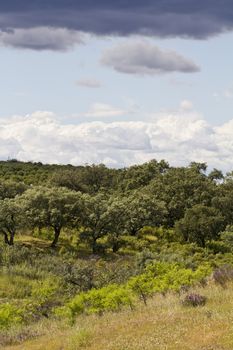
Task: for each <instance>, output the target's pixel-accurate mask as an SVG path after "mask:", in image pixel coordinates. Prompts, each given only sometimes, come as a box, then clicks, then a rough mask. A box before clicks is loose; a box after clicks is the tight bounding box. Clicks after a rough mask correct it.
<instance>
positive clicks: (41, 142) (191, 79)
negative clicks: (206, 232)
mask: <svg viewBox="0 0 233 350" xmlns="http://www.w3.org/2000/svg"><path fill="white" fill-rule="evenodd" d="M23 3H24V5H25V6H23V7H22V8H18V6H17V5H16V2H15V1H13V0H12V1H10V2H9V3H7V5H6V6H5V7H6V8H5V7H4V6H3V5H0V11H1V16H0V44H1V46H0V54H1V64H0V76H1V95H0V106H1V108H0V158H2V159H7V158H10V157H17V158H18V159H22V160H35V161H44V162H50V163H51V162H59V163H70V162H71V163H74V164H80V163H93V162H94V163H100V162H104V163H106V164H107V165H109V166H125V165H130V164H133V163H142V162H144V161H148V160H149V159H151V158H155V157H156V158H158V159H162V158H165V159H167V160H168V161H170V162H172V163H173V164H187V163H188V162H189V161H190V162H191V161H206V162H208V163H209V164H210V166H211V167H214V166H215V167H222V168H223V169H224V170H231V169H232V167H233V161H232V160H231V158H233V157H232V156H231V155H232V151H233V144H232V143H231V132H233V125H232V124H233V122H232V123H231V121H232V120H233V108H232V107H233V73H232V62H233V49H232V42H233V31H232V28H233V16H232V18H231V13H232V11H233V6H232V4H231V2H230V1H228V0H224V4H225V9H224V10H221V8H220V7H219V2H217V1H215V0H212V1H211V0H208V1H206V3H205V6H204V5H200V8H199V7H198V5H195V2H194V1H192V0H188V1H186V2H184V0H166V4H167V6H168V7H169V6H170V7H169V11H168V10H167V7H166V6H162V5H164V4H165V2H163V1H154V2H152V1H150V0H148V1H145V4H146V5H147V7H146V5H145V8H144V7H143V5H142V3H140V1H136V2H133V1H132V2H127V4H128V5H127V8H125V7H124V2H119V6H117V5H116V4H115V3H112V7H111V6H110V5H111V1H110V2H109V3H108V6H107V5H106V4H107V2H105V1H104V0H101V1H97V2H95V5H93V4H94V3H93V2H92V1H91V0H90V1H88V2H87V3H85V4H87V5H83V4H84V3H82V2H81V1H76V2H74V1H70V6H71V8H68V7H67V5H66V2H65V1H62V0H60V1H57V2H56V0H53V1H52V0H50V1H48V2H47V7H46V6H45V5H43V4H44V3H43V1H42V2H41V5H38V2H36V1H32V2H31V4H32V6H29V2H28V1H26V0H24V1H23ZM92 3H93V4H92ZM97 3H98V4H99V9H98V7H96V4H97ZM109 4H110V5H109ZM187 4H189V6H188V5H187ZM79 5H80V6H79ZM160 5H161V6H160ZM39 6H41V7H39ZM43 6H44V7H43ZM59 6H60V7H59ZM72 6H73V11H72ZM106 6H107V7H106ZM202 6H203V8H202ZM54 9H56V11H54ZM106 9H108V12H107V15H106ZM148 9H149V10H150V11H152V13H153V11H155V13H156V11H160V17H159V16H158V18H157V17H156V15H155V16H154V17H153V16H150V11H149V10H148ZM110 10H111V11H110ZM210 10H211V11H210ZM59 11H61V13H60V12H59ZM62 11H63V12H62ZM64 11H68V12H67V13H69V11H72V16H71V17H72V18H71V19H72V21H71V20H70V17H69V16H67V19H66V17H65V16H63V17H64V18H63V17H62V13H65V12H64ZM124 11H126V12H127V13H128V15H129V19H130V20H129V21H128V22H129V23H128V22H127V21H126V20H124ZM143 11H144V12H143ZM80 13H81V14H84V13H85V14H86V17H85V16H84V19H83V17H82V18H81V17H80ZM141 13H142V15H143V16H141ZM170 13H172V14H173V15H172V16H171V15H170ZM38 14H40V16H39V15H38ZM130 14H131V16H132V18H130ZM168 14H169V16H170V17H169V23H168V22H166V20H167V16H168ZM146 16H147V17H148V18H147V22H146V23H148V25H147V24H145V23H144V18H145V17H146ZM24 17H25V18H24ZM102 17H103V21H102ZM173 17H174V18H173ZM22 18H24V20H23V19H22ZM85 18H86V22H85ZM111 18H112V24H111ZM135 18H136V19H137V20H135ZM163 18H164V21H163ZM177 18H179V21H177ZM187 18H188V21H187ZM90 19H93V21H90ZM106 19H107V20H109V22H108V21H107V20H106ZM231 26H232V27H231ZM145 28H146V29H145ZM115 31H118V34H116V33H115ZM121 31H123V33H121ZM184 37H185V38H184ZM37 122H38V123H37ZM30 123H31V124H30ZM140 123H141V124H140ZM161 123H162V124H163V125H166V128H167V130H165V129H164V128H165V126H164V127H162V129H163V131H161ZM198 123H199V124H198ZM29 124H30V127H29ZM46 125H47V129H46V127H45V126H46ZM55 125H56V126H55ZM179 125H180V126H179ZM197 125H199V126H198V127H197ZM76 127H77V128H78V129H77V128H76ZM27 128H29V129H28V131H27V132H25V130H27ZM75 128H76V129H75ZM140 128H141V129H140ZM139 129H140V132H139ZM152 129H153V132H152V131H151V130H152ZM197 129H198V131H197ZM30 130H31V131H30ZM49 130H52V131H51V132H52V134H51V135H49ZM68 130H76V132H77V134H75V135H73V136H72V140H73V141H72V142H73V143H72V142H71V141H70V138H69V136H68V133H69V132H68ZM116 130H117V131H116ZM128 130H130V133H129V135H128V134H127V131H128ZM134 130H135V133H134ZM145 130H146V131H145ZM187 130H189V132H188V134H187ZM30 132H32V134H33V135H36V139H37V142H35V139H33V138H32V139H30V137H28V134H29V135H30ZM138 132H139V134H138ZM98 133H99V135H100V136H99V139H98ZM164 133H165V134H166V135H165V134H164ZM197 133H198V135H197ZM86 135H88V140H89V141H88V142H89V144H88V143H87V142H86V139H85V137H86ZM126 135H128V136H127V137H130V138H133V141H132V142H131V143H130V144H125V145H124V144H122V140H123V139H124V137H126ZM162 135H163V137H162ZM164 135H165V136H164ZM65 137H67V139H65ZM197 137H199V138H200V139H199V141H200V142H199V144H196V142H197ZM54 138H55V140H54ZM49 139H50V140H51V142H53V145H54V143H55V145H56V147H55V149H54V150H53V149H52V148H51V152H52V153H51V155H50V156H49V157H48V155H47V150H48V145H49ZM164 139H166V142H165V144H164V146H163V140H164ZM204 139H205V141H204ZM111 140H115V141H114V142H113V143H111ZM194 141H195V142H194ZM140 142H141V143H140ZM169 143H170V147H168V146H169ZM184 143H185V146H184ZM76 144H79V149H78V148H77V147H76ZM155 145H156V146H155ZM210 145H212V146H211V147H210ZM87 148H90V152H88V151H87ZM174 148H175V149H174ZM80 149H82V151H80ZM93 152H95V154H94V155H93ZM174 152H175V153H174ZM69 154H70V156H69Z"/></svg>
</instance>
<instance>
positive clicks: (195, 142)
mask: <svg viewBox="0 0 233 350" xmlns="http://www.w3.org/2000/svg"><path fill="white" fill-rule="evenodd" d="M232 134H233V120H231V121H229V122H228V123H226V124H223V125H221V126H218V127H212V126H210V125H208V124H207V122H206V121H204V120H203V119H202V118H201V117H200V116H199V115H198V114H196V113H194V112H193V111H190V110H188V111H187V110H186V109H183V107H182V106H181V108H180V109H179V111H177V112H174V113H170V114H169V113H168V114H164V115H160V116H156V118H154V119H152V120H151V121H148V122H146V121H144V122H143V121H141V122H136V121H131V122H109V123H107V122H100V121H93V122H90V123H82V124H79V125H76V124H62V122H61V121H59V119H58V118H57V117H56V116H55V115H53V114H52V113H49V112H36V113H34V114H32V115H27V116H19V117H12V118H10V119H7V120H2V121H1V122H0V158H1V159H7V158H17V159H19V160H25V161H26V160H31V161H42V162H46V163H72V164H85V163H105V164H106V165H108V166H111V167H121V166H128V165H131V164H135V163H142V162H145V161H148V160H150V159H152V158H156V159H166V160H168V161H169V162H170V163H171V164H173V165H184V164H188V163H189V162H190V161H200V162H208V164H209V165H210V166H212V167H219V168H221V169H223V170H231V169H233V158H232V154H233V141H232Z"/></svg>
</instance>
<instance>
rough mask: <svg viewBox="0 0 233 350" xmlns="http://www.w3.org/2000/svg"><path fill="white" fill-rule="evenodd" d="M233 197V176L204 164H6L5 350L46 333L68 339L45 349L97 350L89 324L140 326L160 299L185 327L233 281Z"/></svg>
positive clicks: (0, 288) (0, 181)
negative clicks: (139, 321) (116, 166)
mask: <svg viewBox="0 0 233 350" xmlns="http://www.w3.org/2000/svg"><path fill="white" fill-rule="evenodd" d="M232 198H233V178H232V174H227V175H226V176H223V174H222V173H221V171H219V170H217V169H214V170H213V171H212V172H210V173H209V174H208V173H207V166H206V164H202V163H191V164H190V165H189V166H188V167H179V168H175V167H170V166H169V164H167V163H166V162H165V161H161V162H157V161H155V160H153V161H151V162H149V163H145V164H143V165H140V166H132V167H130V168H125V169H108V168H106V167H105V166H104V165H98V166H97V165H93V166H79V167H74V166H71V165H67V166H59V165H43V164H41V163H30V162H29V163H22V162H18V161H16V160H10V161H8V162H0V238H1V237H2V239H1V241H0V346H1V345H2V346H3V348H6V347H7V346H8V345H9V346H10V345H11V346H12V349H13V348H14V345H15V344H16V345H15V346H16V347H15V348H17V344H18V343H19V346H20V343H21V342H22V343H23V344H26V343H24V342H25V341H27V340H30V339H31V338H34V337H37V336H40V335H43V334H44V332H45V338H46V337H48V334H47V333H46V331H45V330H43V331H42V330H41V328H40V327H42V326H41V325H45V324H46V326H45V327H48V329H50V327H55V329H54V332H55V333H56V332H57V333H61V334H63V333H64V334H69V343H66V342H62V341H61V342H60V343H59V342H57V343H56V342H55V343H56V345H55V346H54V347H53V345H51V346H50V345H49V347H48V349H61V348H65V349H81V348H87V349H92V348H93V341H92V339H95V337H96V330H95V327H94V329H93V330H92V329H90V328H88V327H86V326H85V327H82V323H83V325H85V324H87V323H88V322H93V325H94V324H96V327H99V326H98V325H101V323H102V322H104V321H101V319H105V318H106V319H107V318H108V317H110V316H108V315H112V316H111V317H113V319H114V317H115V316H114V315H115V313H116V314H118V315H119V317H120V318H122V320H123V321H122V322H126V320H124V317H126V318H127V317H128V318H130V319H131V317H133V316H129V315H131V314H132V315H135V317H136V318H140V316H139V315H138V314H137V312H139V311H138V310H141V311H140V312H141V313H144V312H145V313H146V311H142V310H143V307H144V308H148V306H150V305H152V304H153V303H155V305H156V303H157V301H156V300H157V299H158V300H160V301H161V300H162V299H161V298H165V299H166V298H168V299H169V298H171V300H172V303H173V304H174V305H179V307H178V306H175V307H176V308H177V310H178V309H179V312H178V313H180V314H182V315H183V316H184V318H185V317H186V316H185V315H186V311H185V310H186V308H187V309H189V308H192V307H193V306H197V309H198V308H199V307H203V308H208V307H209V303H211V302H213V298H212V297H211V295H210V297H209V295H207V296H206V293H205V291H207V294H211V291H210V289H209V284H210V283H213V285H214V288H220V289H218V291H219V290H221V288H222V290H224V291H225V290H227V289H228V285H231V283H232V280H233V255H232V252H233V214H232V213H233V200H232ZM211 276H212V277H211ZM195 289H197V291H195ZM226 293H227V292H226ZM215 297H216V295H215ZM211 300H212V301H211ZM164 303H165V304H166V302H164ZM164 303H163V302H162V301H161V304H163V305H164V307H165V308H166V310H162V311H161V312H164V314H166V313H168V314H169V309H168V305H167V304H166V306H165V304H164ZM212 306H213V305H212ZM213 307H214V306H213ZM148 312H152V311H151V310H150V311H148ZM170 312H172V310H170ZM192 312H194V311H192ZM198 312H199V311H198ZM211 312H212V311H211ZM152 314H153V315H154V312H152ZM126 315H127V316H126ZM100 316H101V317H100ZM183 316H182V317H183ZM153 317H154V316H153ZM194 317H195V315H194ZM88 319H89V320H90V321H87V320H88ZM116 320H117V316H116ZM145 323H146V321H145ZM78 324H79V327H80V328H79V330H78V332H76V331H74V329H75V327H77V325H78ZM43 327H44V326H43ZM119 327H120V326H119ZM148 327H149V325H148ZM149 328H150V327H149ZM149 328H148V329H149ZM122 332H123V331H122ZM145 332H146V330H145ZM161 332H162V329H161ZM118 333H119V336H120V333H121V330H119V332H118ZM123 333H124V332H123ZM46 334H47V335H46ZM161 334H162V333H161ZM168 338H169V337H168ZM33 341H34V340H33ZM38 341H39V340H38ZM41 341H42V342H43V340H42V338H41ZM98 342H99V344H103V342H102V339H99V340H98ZM132 342H133V340H132ZM109 344H112V343H111V341H109ZM23 346H24V345H23ZM33 346H34V345H33ZM35 346H36V345H35ZM98 346H99V345H98ZM103 346H105V347H102V349H103V348H104V349H113V348H114V347H111V346H110V345H109V346H107V345H106V343H105V345H103ZM169 346H170V345H169ZM187 346H188V345H187ZM187 346H186V347H184V349H188V347H187ZM221 346H222V349H230V347H224V346H225V345H224V344H221ZM227 346H228V345H227ZM36 348H38V349H40V347H35V349H36ZM131 348H133V347H132V346H131V344H130V345H129V346H128V347H127V346H126V345H125V344H123V345H122V346H121V347H120V345H119V346H118V345H116V347H115V348H114V350H115V349H119V350H120V349H121V350H122V349H131ZM142 348H143V349H148V350H149V349H152V347H150V346H149V345H148V346H147V345H146V344H143V343H142V345H141V348H140V346H138V345H137V346H136V347H135V349H142ZM167 348H168V349H176V347H174V348H172V347H171V346H170V347H167ZM190 348H193V349H196V348H195V347H190ZM19 349H23V348H20V347H19ZM25 349H27V345H25ZM43 349H47V348H45V347H44V348H43ZM96 349H98V347H96ZM158 349H163V348H162V347H160V348H159V347H158ZM177 349H178V347H177ZM180 349H181V348H180ZM213 349H215V348H213ZM216 349H217V348H216Z"/></svg>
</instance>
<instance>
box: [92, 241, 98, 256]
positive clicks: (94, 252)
mask: <svg viewBox="0 0 233 350" xmlns="http://www.w3.org/2000/svg"><path fill="white" fill-rule="evenodd" d="M96 241H97V239H95V238H93V240H92V253H93V254H97V253H98V245H97V242H96Z"/></svg>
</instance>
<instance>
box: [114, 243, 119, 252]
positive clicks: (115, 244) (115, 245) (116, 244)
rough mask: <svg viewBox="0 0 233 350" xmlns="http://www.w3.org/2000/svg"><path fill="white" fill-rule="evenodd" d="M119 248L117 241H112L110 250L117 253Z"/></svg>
mask: <svg viewBox="0 0 233 350" xmlns="http://www.w3.org/2000/svg"><path fill="white" fill-rule="evenodd" d="M119 249H120V244H119V242H114V243H113V245H112V252H113V253H117V252H118V250H119Z"/></svg>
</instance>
